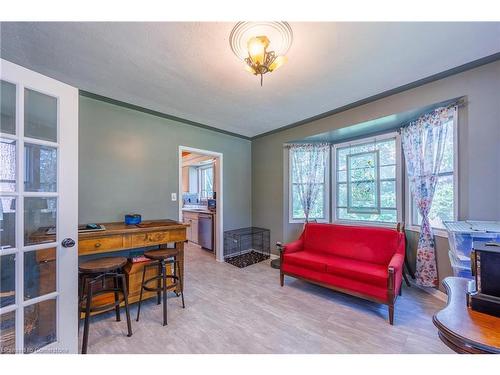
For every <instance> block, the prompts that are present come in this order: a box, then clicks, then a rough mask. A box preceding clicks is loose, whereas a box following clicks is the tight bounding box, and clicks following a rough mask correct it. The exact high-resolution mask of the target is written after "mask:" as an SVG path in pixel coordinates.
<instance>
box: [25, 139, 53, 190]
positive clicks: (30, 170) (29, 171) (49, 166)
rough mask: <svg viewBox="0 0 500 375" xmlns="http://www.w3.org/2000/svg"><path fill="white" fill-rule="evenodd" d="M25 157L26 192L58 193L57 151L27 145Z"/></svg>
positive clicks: (45, 147)
mask: <svg viewBox="0 0 500 375" xmlns="http://www.w3.org/2000/svg"><path fill="white" fill-rule="evenodd" d="M24 155H25V161H24V165H25V168H24V190H25V191H44V192H53V191H56V189H57V149H55V148H53V147H47V146H39V145H33V144H29V143H27V144H25V146H24Z"/></svg>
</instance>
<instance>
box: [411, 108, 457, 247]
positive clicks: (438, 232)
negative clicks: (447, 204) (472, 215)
mask: <svg viewBox="0 0 500 375" xmlns="http://www.w3.org/2000/svg"><path fill="white" fill-rule="evenodd" d="M458 159H459V154H458V109H457V107H455V110H454V113H453V220H458V203H459V201H460V200H459V196H458V194H459V191H458V173H459V169H458V165H459V161H458ZM405 185H406V188H405V195H406V196H407V197H408V198H407V199H406V202H405V208H406V222H407V223H408V225H407V226H406V228H407V229H408V230H411V231H413V232H418V233H420V230H421V227H420V225H417V224H414V223H413V205H412V196H411V192H410V184H409V181H408V173H406V172H405ZM432 231H433V233H434V235H435V236H438V237H444V238H448V232H447V231H446V229H442V228H434V227H433V228H432Z"/></svg>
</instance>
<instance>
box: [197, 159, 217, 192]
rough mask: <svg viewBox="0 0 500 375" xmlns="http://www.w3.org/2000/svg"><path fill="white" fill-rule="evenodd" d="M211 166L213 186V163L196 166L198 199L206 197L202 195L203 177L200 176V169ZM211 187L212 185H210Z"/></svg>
mask: <svg viewBox="0 0 500 375" xmlns="http://www.w3.org/2000/svg"><path fill="white" fill-rule="evenodd" d="M210 168H212V186H213V183H214V181H215V178H214V175H213V170H214V169H213V168H214V164H213V163H211V164H207V165H202V166H199V167H197V173H198V194H199V195H200V200H202V199H204V200H206V199H208V198H207V197H202V195H203V194H202V191H203V181H202V180H203V178H202V173H203V172H202V171H204V170H206V169H210ZM212 189H213V187H212Z"/></svg>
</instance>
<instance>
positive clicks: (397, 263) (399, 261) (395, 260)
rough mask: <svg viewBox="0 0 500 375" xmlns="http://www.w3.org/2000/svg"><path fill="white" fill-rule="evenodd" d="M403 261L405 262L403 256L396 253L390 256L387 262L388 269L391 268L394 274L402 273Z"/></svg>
mask: <svg viewBox="0 0 500 375" xmlns="http://www.w3.org/2000/svg"><path fill="white" fill-rule="evenodd" d="M404 261H405V256H404V254H401V253H396V254H394V255H393V256H392V259H391V261H390V262H389V266H388V268H393V269H394V272H396V273H398V272H400V271H402V269H403V264H404Z"/></svg>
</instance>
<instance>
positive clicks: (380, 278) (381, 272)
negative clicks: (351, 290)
mask: <svg viewBox="0 0 500 375" xmlns="http://www.w3.org/2000/svg"><path fill="white" fill-rule="evenodd" d="M326 272H327V273H330V274H333V275H339V276H342V277H346V278H350V279H354V280H358V281H362V282H366V283H369V284H372V285H377V286H380V287H383V288H387V281H388V279H389V272H388V271H387V267H385V266H381V265H379V264H373V263H367V262H361V261H358V260H355V259H349V258H341V257H334V256H330V257H329V259H328V261H327V264H326Z"/></svg>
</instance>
